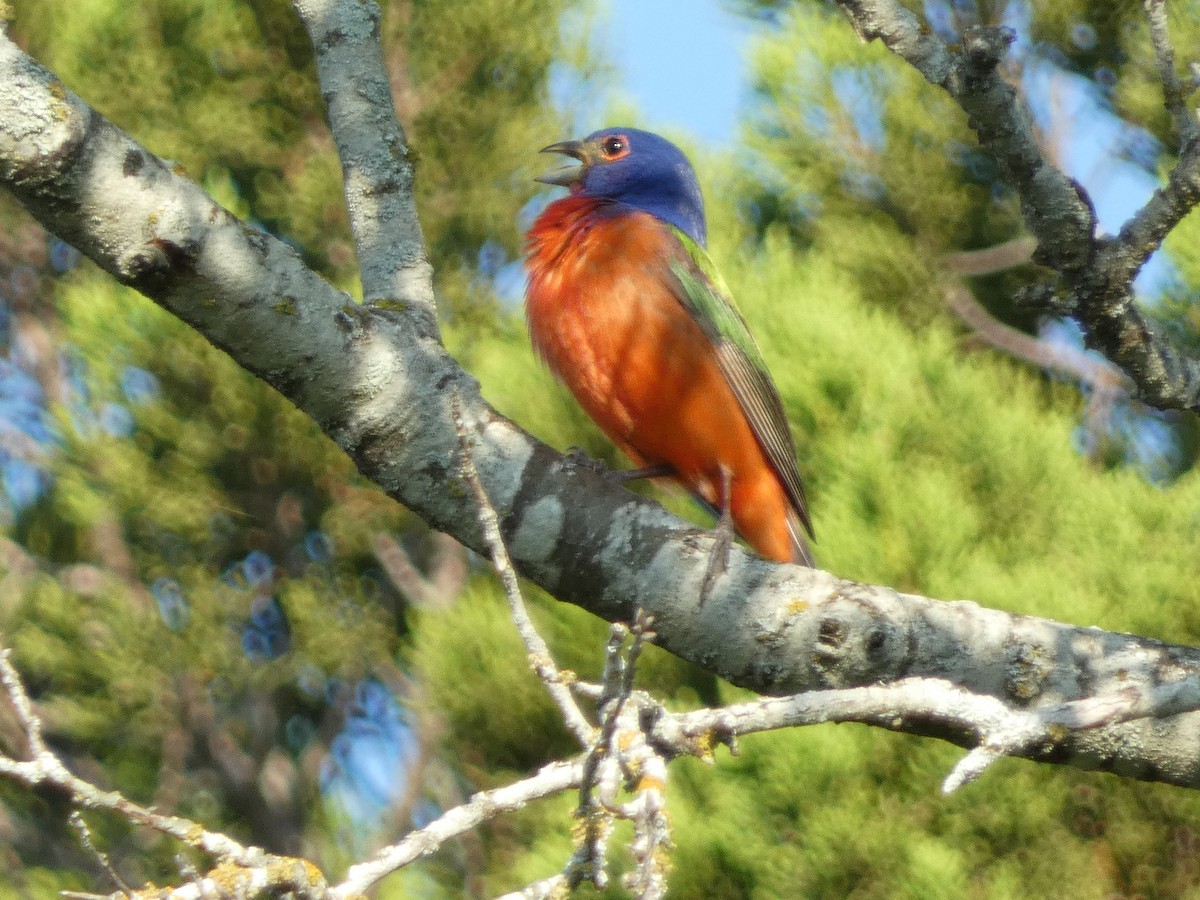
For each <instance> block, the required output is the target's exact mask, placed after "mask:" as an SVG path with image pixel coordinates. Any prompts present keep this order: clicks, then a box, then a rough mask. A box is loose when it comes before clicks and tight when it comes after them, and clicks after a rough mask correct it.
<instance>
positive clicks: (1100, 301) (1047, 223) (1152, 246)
mask: <svg viewBox="0 0 1200 900" xmlns="http://www.w3.org/2000/svg"><path fill="white" fill-rule="evenodd" d="M838 3H839V5H840V6H841V7H842V9H843V10H845V12H846V14H847V15H848V16H849V17H850V20H851V22H852V23H853V24H854V27H855V28H856V29H857V31H858V33H859V34H860V35H862V37H863V38H864V39H866V40H874V39H876V38H878V39H879V40H881V41H883V43H884V44H885V45H886V46H887V47H888V49H889V50H891V51H892V52H893V53H895V54H896V55H898V56H900V57H901V58H903V59H905V60H906V61H907V62H908V63H910V64H911V65H912V66H913V67H914V68H915V69H917V71H919V72H920V73H921V74H922V75H923V76H924V77H925V78H926V80H928V81H929V82H930V83H931V84H935V85H937V86H939V87H941V88H943V89H945V90H946V91H947V93H949V94H950V95H951V96H952V97H953V98H954V99H955V100H956V101H958V103H959V105H960V106H961V107H962V108H963V111H964V112H965V113H966V114H967V122H968V124H969V125H970V126H971V128H972V129H974V131H975V133H976V135H977V136H978V138H979V143H980V144H981V145H982V146H983V147H984V149H986V150H987V151H988V152H990V153H991V154H992V156H993V157H994V158H995V160H996V162H997V164H998V165H999V167H1000V171H1001V173H1002V175H1003V176H1004V178H1005V180H1006V181H1007V182H1008V183H1009V184H1010V185H1012V187H1014V188H1015V189H1016V190H1017V193H1018V195H1019V196H1020V198H1021V208H1022V211H1023V213H1024V217H1025V223H1026V225H1027V226H1028V228H1029V230H1030V232H1031V233H1032V234H1033V236H1034V237H1035V238H1036V239H1037V241H1038V248H1037V252H1036V253H1035V255H1034V260H1035V261H1036V262H1039V263H1041V264H1043V265H1045V266H1048V267H1049V268H1051V269H1054V270H1055V271H1056V272H1057V273H1058V275H1059V279H1060V288H1061V291H1062V292H1063V293H1064V294H1065V302H1066V306H1067V308H1068V309H1070V310H1071V311H1072V313H1073V314H1074V315H1076V316H1077V317H1078V318H1079V320H1080V322H1081V323H1082V324H1083V326H1084V330H1085V333H1086V335H1087V339H1088V343H1089V345H1090V346H1092V347H1094V348H1095V349H1097V350H1099V351H1100V352H1102V353H1103V354H1104V355H1105V356H1107V357H1108V358H1109V359H1110V360H1112V361H1113V362H1114V363H1116V364H1117V365H1118V366H1120V367H1121V369H1122V370H1124V371H1125V373H1126V374H1127V375H1129V377H1130V378H1131V379H1132V380H1133V382H1134V385H1135V386H1136V391H1137V396H1138V398H1139V399H1141V400H1143V401H1144V402H1145V403H1147V404H1149V405H1151V406H1155V407H1158V408H1160V409H1192V410H1195V409H1200V360H1197V359H1194V358H1192V357H1190V356H1187V355H1185V354H1184V353H1183V352H1182V351H1180V350H1179V348H1177V347H1175V346H1174V345H1173V344H1172V343H1170V341H1168V340H1167V339H1166V338H1164V337H1163V336H1162V335H1159V334H1156V333H1154V331H1153V330H1152V329H1151V327H1150V324H1149V322H1148V321H1147V319H1146V317H1145V316H1144V315H1143V314H1142V313H1141V311H1140V310H1138V308H1137V307H1136V306H1135V305H1134V302H1133V278H1134V276H1135V275H1136V274H1137V272H1138V270H1139V269H1140V268H1141V267H1142V265H1143V264H1144V263H1145V261H1146V259H1147V258H1148V257H1149V256H1150V254H1151V253H1153V252H1154V251H1155V250H1156V249H1157V248H1158V246H1159V244H1160V243H1161V242H1162V239H1163V238H1164V237H1165V236H1166V234H1167V233H1168V232H1169V231H1170V230H1171V229H1172V228H1173V227H1174V226H1175V225H1176V224H1177V223H1178V222H1179V220H1180V219H1181V218H1182V217H1183V216H1184V215H1186V214H1187V212H1188V211H1189V210H1190V209H1192V208H1193V207H1194V206H1195V205H1196V203H1197V202H1198V201H1200V146H1197V143H1198V142H1197V141H1196V140H1194V139H1187V140H1186V142H1185V144H1184V146H1183V148H1182V152H1181V155H1180V158H1179V162H1178V163H1177V164H1176V167H1175V170H1174V171H1173V172H1172V173H1171V175H1170V178H1169V180H1168V183H1167V185H1166V186H1164V187H1163V188H1161V189H1160V190H1159V191H1158V192H1156V193H1155V195H1154V197H1153V198H1152V199H1151V200H1150V201H1149V203H1147V204H1146V206H1145V207H1144V208H1143V209H1142V210H1141V211H1140V212H1139V213H1138V214H1137V215H1136V216H1135V217H1134V218H1133V219H1131V220H1130V222H1129V223H1127V224H1126V226H1125V228H1123V229H1122V232H1121V237H1120V238H1119V239H1118V240H1116V241H1113V240H1110V239H1105V238H1101V237H1097V236H1096V234H1095V231H1096V215H1095V211H1094V210H1093V208H1092V203H1091V200H1090V199H1089V198H1088V196H1087V194H1086V192H1085V191H1084V190H1083V188H1082V187H1080V186H1079V184H1077V183H1076V182H1074V181H1072V180H1071V179H1070V178H1068V177H1067V176H1066V175H1064V174H1063V173H1062V172H1061V171H1059V170H1058V169H1057V168H1055V167H1054V166H1053V165H1052V164H1051V163H1050V161H1049V160H1047V159H1046V157H1045V156H1044V154H1043V153H1042V151H1041V149H1040V148H1039V147H1038V143H1037V140H1036V136H1035V134H1034V129H1033V122H1032V119H1031V117H1030V115H1029V111H1028V110H1027V109H1026V107H1025V105H1024V104H1023V103H1022V102H1021V100H1020V99H1019V97H1018V96H1017V93H1016V91H1014V90H1013V88H1012V86H1011V85H1009V84H1008V83H1007V82H1006V81H1005V80H1004V79H1003V78H1002V77H1001V75H1000V72H999V71H998V68H997V66H998V63H999V62H1000V60H1001V58H1002V57H1003V54H1004V51H1005V49H1006V47H1007V45H1008V44H1009V43H1010V42H1011V41H1012V39H1013V34H1012V32H1011V31H1010V30H1008V29H1006V28H973V29H969V30H968V31H967V32H966V33H964V35H963V41H962V46H961V47H960V48H951V47H950V46H949V45H947V44H946V42H945V41H943V40H942V39H941V38H940V37H938V35H937V34H936V33H935V32H933V31H932V30H930V29H928V28H926V27H924V25H923V23H922V21H921V20H920V19H919V18H918V17H917V15H916V14H915V13H913V12H912V11H910V10H908V9H907V8H905V7H904V6H902V5H901V4H900V3H899V2H898V0H838ZM1154 5H1155V4H1154V3H1153V2H1151V6H1154ZM1052 311H1053V312H1055V313H1056V314H1057V313H1059V312H1060V310H1059V309H1055V310H1052Z"/></svg>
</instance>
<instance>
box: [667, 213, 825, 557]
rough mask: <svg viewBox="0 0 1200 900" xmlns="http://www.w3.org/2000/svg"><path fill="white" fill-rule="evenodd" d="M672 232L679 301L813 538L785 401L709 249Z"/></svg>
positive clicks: (672, 265) (672, 268)
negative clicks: (707, 342)
mask: <svg viewBox="0 0 1200 900" xmlns="http://www.w3.org/2000/svg"><path fill="white" fill-rule="evenodd" d="M671 230H672V231H673V232H674V234H675V237H676V238H678V240H679V245H680V249H681V251H682V252H681V253H680V254H679V257H678V258H677V259H675V260H672V262H671V274H672V275H674V276H675V280H676V282H677V285H676V286H675V287H676V290H675V295H676V296H677V297H678V298H679V301H680V302H681V303H682V304H683V305H684V306H685V307H686V308H687V310H688V312H689V313H691V315H692V318H693V319H695V320H696V323H697V324H698V325H699V326H700V328H701V330H703V331H704V333H705V334H706V335H707V336H708V337H709V339H710V340H711V341H712V342H713V346H714V347H715V348H716V352H717V362H718V365H720V367H721V372H722V373H723V374H724V375H725V378H726V380H727V381H728V382H729V386H730V387H731V388H733V393H734V396H736V397H737V399H738V403H739V404H740V405H741V407H742V412H744V413H745V414H746V418H747V419H748V420H749V422H750V427H751V428H752V429H753V430H754V434H755V436H756V437H757V438H758V442H759V443H760V444H761V445H762V448H763V450H764V451H765V452H766V454H767V458H768V459H769V460H770V461H771V464H772V465H773V466H774V467H775V471H776V472H777V473H779V476H780V479H781V480H782V481H783V484H784V487H785V489H786V490H787V492H788V497H789V498H790V499H791V501H792V506H793V507H795V509H796V513H797V515H798V516H799V517H800V521H801V522H802V523H803V524H804V527H805V529H806V530H807V531H808V533H809V534H810V535H811V534H813V527H812V521H811V520H810V519H809V517H808V501H807V500H806V499H805V496H804V485H803V484H801V483H800V473H799V471H798V470H797V468H796V445H795V442H793V441H792V432H791V429H790V428H789V427H788V422H787V416H786V414H785V413H784V410H783V401H782V400H780V398H779V391H778V390H777V389H776V388H775V384H774V382H772V381H771V376H770V375H769V374H768V373H767V367H766V364H765V363H764V362H763V358H762V353H761V351H760V350H759V349H758V344H757V343H755V341H754V336H753V335H751V334H750V329H749V328H748V327H747V326H746V320H745V319H743V318H742V314H741V313H740V312H738V309H737V306H736V305H735V304H734V302H733V297H732V296H731V295H730V293H729V288H728V287H726V285H725V280H724V279H723V278H721V274H720V272H718V271H717V268H716V266H714V265H713V262H712V259H710V258H709V255H708V254H707V253H706V252H705V250H704V248H703V247H701V246H700V245H699V244H697V243H696V242H695V241H693V240H692V239H691V238H690V237H688V236H687V235H686V234H684V233H683V232H682V231H680V230H679V229H678V228H674V227H672V229H671ZM814 536H815V535H814Z"/></svg>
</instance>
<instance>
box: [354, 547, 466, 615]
mask: <svg viewBox="0 0 1200 900" xmlns="http://www.w3.org/2000/svg"><path fill="white" fill-rule="evenodd" d="M431 540H432V542H433V545H434V551H433V559H432V562H431V564H430V572H429V575H428V576H426V575H423V574H422V573H421V572H420V571H418V569H417V567H416V566H414V565H413V562H412V560H411V559H410V558H409V555H408V553H407V552H406V551H405V549H404V547H403V546H402V545H401V543H400V542H399V541H397V540H396V539H395V538H393V537H392V536H391V535H390V534H384V533H382V532H381V533H380V534H377V535H375V537H374V539H373V540H372V541H371V550H372V551H373V552H374V554H375V558H376V559H377V560H379V564H380V565H381V566H382V567H383V571H384V572H385V573H386V574H387V577H388V578H389V579H390V580H391V582H392V584H393V585H394V586H395V587H396V589H397V590H398V591H400V593H402V594H403V595H404V596H405V597H406V598H407V599H408V600H409V602H411V603H415V604H418V605H422V606H432V607H435V608H439V607H444V606H446V605H447V604H449V603H450V601H451V600H453V599H454V597H455V596H456V595H457V594H458V592H459V591H460V590H461V589H462V586H463V585H464V584H465V583H466V580H467V558H466V557H467V553H466V550H465V549H463V546H462V544H460V543H459V542H458V541H456V540H455V539H454V538H452V537H450V536H449V535H446V534H442V533H441V532H435V533H434V534H433V535H432V536H431Z"/></svg>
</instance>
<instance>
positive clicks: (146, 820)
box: [0, 647, 326, 900]
mask: <svg viewBox="0 0 1200 900" xmlns="http://www.w3.org/2000/svg"><path fill="white" fill-rule="evenodd" d="M10 656H11V650H10V649H9V648H7V647H0V685H2V686H3V688H4V690H5V692H6V693H7V695H8V698H9V701H10V702H11V703H12V706H13V708H14V710H15V711H16V714H17V718H18V719H19V721H20V722H21V724H22V726H23V728H24V729H25V736H26V740H27V741H28V743H29V747H30V759H28V760H18V759H14V758H12V757H9V756H5V755H0V775H6V776H8V777H10V778H12V779H14V780H17V781H20V782H22V783H23V784H26V785H28V786H30V787H34V786H37V785H41V784H51V785H54V786H55V787H57V788H58V789H59V790H61V791H63V792H64V793H65V794H66V795H67V798H68V800H69V801H70V803H71V805H72V806H74V807H76V808H82V809H106V810H109V811H111V812H115V813H118V814H120V815H121V816H123V817H124V818H125V820H126V821H128V822H131V823H133V824H134V825H142V826H145V827H147V828H153V829H154V830H155V831H159V832H162V833H163V834H167V835H170V836H171V837H173V838H175V839H177V840H179V841H180V842H181V843H183V844H186V845H188V846H190V847H195V848H197V849H199V850H202V851H204V852H205V853H207V854H209V855H210V856H213V857H216V858H217V859H218V860H220V861H221V863H220V865H221V866H223V867H225V869H226V877H225V879H224V882H225V884H226V886H227V887H229V886H235V887H238V888H239V889H241V888H245V889H246V891H247V893H252V891H253V890H259V891H261V890H264V889H266V888H286V889H288V890H291V891H293V892H294V893H295V894H296V896H297V897H302V898H312V900H317V898H321V897H324V896H325V893H326V887H325V880H324V877H323V876H322V875H321V873H320V872H319V871H318V870H317V869H316V867H315V866H313V865H312V864H311V863H309V862H307V861H305V860H298V859H290V858H288V857H282V856H275V855H274V854H270V853H267V852H266V851H264V850H262V849H261V848H258V847H246V846H243V845H242V844H239V843H238V842H237V841H235V840H234V839H233V838H231V837H229V836H228V835H225V834H221V833H220V832H214V831H208V830H207V829H205V828H203V827H202V826H200V825H199V824H197V823H196V822H192V821H190V820H188V819H185V818H182V817H181V816H166V815H162V814H161V813H157V812H155V811H153V810H151V809H146V808H145V807H143V806H139V805H138V804H136V803H134V802H133V801H131V800H128V799H127V798H125V797H124V796H122V795H121V794H119V793H118V792H116V791H104V790H101V789H100V788H98V787H96V786H95V785H93V784H91V783H90V782H87V781H84V780H83V779H82V778H78V777H76V776H75V775H73V774H72V773H71V772H70V771H69V770H68V769H67V767H66V766H65V765H63V763H62V761H61V760H60V759H59V758H58V757H57V756H56V755H55V754H54V753H53V752H51V751H50V750H49V749H48V748H47V746H46V743H45V740H44V739H43V737H42V723H41V720H40V719H39V718H38V716H37V714H36V713H34V711H33V704H32V703H31V702H30V699H29V694H28V693H27V692H26V690H25V686H24V684H23V683H22V682H21V678H20V675H19V674H18V673H17V671H16V669H15V668H14V667H13V665H12V661H11V659H10ZM205 880H208V879H205ZM194 884H195V883H193V885H189V886H186V887H185V888H179V889H177V890H176V891H172V892H171V896H178V897H180V898H184V897H187V896H190V895H191V894H190V893H189V891H190V890H191V888H192V887H194ZM197 890H199V889H197ZM195 896H197V897H199V896H203V894H202V893H196V894H195Z"/></svg>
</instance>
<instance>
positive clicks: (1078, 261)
mask: <svg viewBox="0 0 1200 900" xmlns="http://www.w3.org/2000/svg"><path fill="white" fill-rule="evenodd" d="M1029 194H1030V196H1031V197H1033V198H1036V202H1030V203H1025V204H1023V205H1024V210H1025V219H1026V222H1027V223H1028V225H1029V230H1030V231H1032V232H1033V233H1034V234H1035V235H1037V238H1038V245H1037V249H1036V250H1034V251H1033V261H1034V262H1035V263H1038V264H1039V265H1044V266H1049V267H1050V268H1052V269H1057V270H1058V271H1059V272H1062V273H1064V274H1070V273H1072V272H1079V271H1080V270H1082V269H1084V268H1086V267H1087V266H1088V265H1090V264H1091V262H1092V261H1093V259H1094V258H1095V255H1096V242H1095V240H1094V239H1093V235H1094V234H1095V232H1096V209H1095V207H1094V206H1092V200H1091V198H1090V197H1089V196H1088V194H1087V191H1085V190H1084V188H1083V185H1081V184H1080V183H1079V182H1077V181H1076V180H1075V179H1073V178H1066V177H1065V176H1064V175H1063V174H1062V172H1060V171H1058V170H1057V169H1056V168H1054V167H1053V166H1051V165H1043V166H1041V167H1040V168H1039V169H1038V170H1037V171H1036V172H1035V173H1034V175H1033V178H1032V180H1031V182H1030V185H1029Z"/></svg>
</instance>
